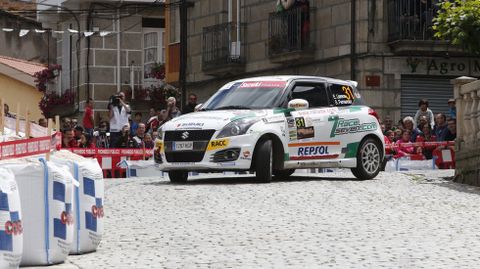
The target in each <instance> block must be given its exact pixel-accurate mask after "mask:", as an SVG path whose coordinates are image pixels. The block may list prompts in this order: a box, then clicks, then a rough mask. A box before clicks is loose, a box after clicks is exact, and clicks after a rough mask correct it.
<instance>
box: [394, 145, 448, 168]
mask: <svg viewBox="0 0 480 269" xmlns="http://www.w3.org/2000/svg"><path fill="white" fill-rule="evenodd" d="M454 146H455V142H454V141H442V142H415V143H404V144H401V145H396V144H387V145H385V156H386V157H387V160H388V163H387V166H388V165H389V164H390V166H392V167H394V169H392V170H396V171H402V170H416V169H453V168H455V150H454ZM407 147H415V148H422V152H426V151H430V152H431V159H427V158H426V157H425V155H424V154H423V153H415V154H409V155H407V156H399V155H398V152H399V150H400V149H401V148H407ZM387 168H388V167H387ZM387 170H388V169H387Z"/></svg>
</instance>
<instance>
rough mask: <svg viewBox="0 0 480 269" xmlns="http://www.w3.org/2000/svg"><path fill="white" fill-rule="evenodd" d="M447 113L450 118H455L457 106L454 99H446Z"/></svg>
mask: <svg viewBox="0 0 480 269" xmlns="http://www.w3.org/2000/svg"><path fill="white" fill-rule="evenodd" d="M448 114H450V118H451V119H457V108H456V107H455V99H453V98H452V99H448Z"/></svg>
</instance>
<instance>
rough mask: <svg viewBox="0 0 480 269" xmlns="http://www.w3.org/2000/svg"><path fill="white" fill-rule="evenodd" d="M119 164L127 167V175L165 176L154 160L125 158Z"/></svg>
mask: <svg viewBox="0 0 480 269" xmlns="http://www.w3.org/2000/svg"><path fill="white" fill-rule="evenodd" d="M117 166H118V167H121V168H125V169H127V177H155V176H157V177H158V176H162V177H163V173H162V171H160V169H158V168H157V165H156V164H155V162H154V161H153V160H136V161H132V160H123V161H121V162H120V163H118V164H117Z"/></svg>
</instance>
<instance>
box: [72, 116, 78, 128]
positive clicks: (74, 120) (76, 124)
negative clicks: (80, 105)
mask: <svg viewBox="0 0 480 269" xmlns="http://www.w3.org/2000/svg"><path fill="white" fill-rule="evenodd" d="M77 126H78V120H77V119H76V118H73V119H72V124H71V127H72V128H75V127H77Z"/></svg>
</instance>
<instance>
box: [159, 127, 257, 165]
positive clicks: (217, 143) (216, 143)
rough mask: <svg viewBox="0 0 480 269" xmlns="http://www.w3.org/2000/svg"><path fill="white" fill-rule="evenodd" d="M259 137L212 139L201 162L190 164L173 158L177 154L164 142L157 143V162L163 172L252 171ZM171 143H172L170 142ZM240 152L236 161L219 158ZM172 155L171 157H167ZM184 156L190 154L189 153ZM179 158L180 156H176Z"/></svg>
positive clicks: (244, 136) (248, 135) (241, 136)
mask: <svg viewBox="0 0 480 269" xmlns="http://www.w3.org/2000/svg"><path fill="white" fill-rule="evenodd" d="M257 139H258V137H256V136H255V135H253V134H245V135H240V136H233V137H228V138H222V139H211V140H210V141H208V146H207V147H206V150H205V153H204V155H203V158H202V159H201V161H197V162H189V161H184V160H179V158H178V157H176V158H172V156H173V155H174V154H177V153H178V152H175V151H174V150H172V147H171V146H168V145H167V146H165V143H169V142H164V141H157V147H156V150H155V162H156V163H157V164H158V166H159V169H160V170H162V171H174V170H183V171H236V170H237V171H238V170H250V167H251V164H252V157H253V150H254V148H255V144H256V141H257ZM170 143H171V142H170ZM230 150H231V151H238V153H239V154H238V158H236V159H235V160H221V158H219V156H222V153H223V152H225V151H227V152H228V151H230ZM197 153H198V152H197ZM168 154H171V155H170V156H167V155H168ZM182 154H189V152H188V151H184V152H182ZM192 154H193V152H192ZM176 156H178V154H177V155H176ZM172 159H174V160H175V161H169V160H172Z"/></svg>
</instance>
